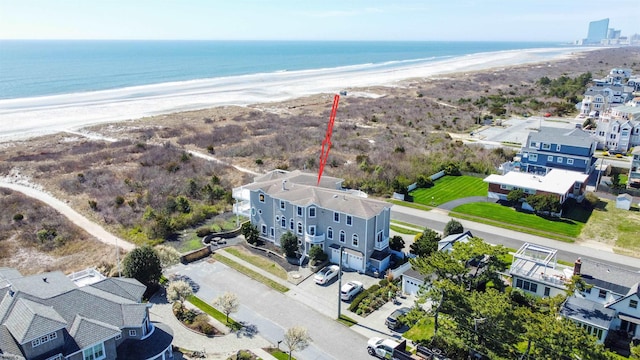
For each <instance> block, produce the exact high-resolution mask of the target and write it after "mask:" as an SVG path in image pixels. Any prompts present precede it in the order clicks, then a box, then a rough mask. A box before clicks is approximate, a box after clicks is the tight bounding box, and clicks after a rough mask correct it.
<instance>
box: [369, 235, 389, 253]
mask: <svg viewBox="0 0 640 360" xmlns="http://www.w3.org/2000/svg"><path fill="white" fill-rule="evenodd" d="M387 247H389V237H385V238H383V239H382V241H376V243H375V245H373V249H374V250H384V249H386V248H387Z"/></svg>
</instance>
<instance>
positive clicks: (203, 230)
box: [196, 226, 211, 237]
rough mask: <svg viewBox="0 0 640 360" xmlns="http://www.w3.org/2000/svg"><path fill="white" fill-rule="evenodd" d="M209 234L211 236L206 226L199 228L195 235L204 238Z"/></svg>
mask: <svg viewBox="0 0 640 360" xmlns="http://www.w3.org/2000/svg"><path fill="white" fill-rule="evenodd" d="M209 234H211V229H210V228H209V227H207V226H202V227H199V228H198V229H197V230H196V235H198V237H205V236H207V235H209Z"/></svg>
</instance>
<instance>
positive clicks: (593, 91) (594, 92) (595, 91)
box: [584, 88, 606, 96]
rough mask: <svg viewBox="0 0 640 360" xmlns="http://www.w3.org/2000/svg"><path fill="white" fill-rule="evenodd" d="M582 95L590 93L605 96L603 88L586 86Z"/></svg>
mask: <svg viewBox="0 0 640 360" xmlns="http://www.w3.org/2000/svg"><path fill="white" fill-rule="evenodd" d="M584 95H585V96H588V95H591V96H594V95H603V96H605V95H606V94H605V92H604V90H596V89H594V88H588V89H587V91H585V92H584Z"/></svg>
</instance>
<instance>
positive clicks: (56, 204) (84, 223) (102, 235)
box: [0, 179, 136, 251]
mask: <svg viewBox="0 0 640 360" xmlns="http://www.w3.org/2000/svg"><path fill="white" fill-rule="evenodd" d="M0 187H4V188H7V189H11V190H14V191H18V192H21V193H23V194H24V195H26V196H29V197H32V198H34V199H37V200H40V201H42V202H43V203H45V204H47V205H49V206H51V207H52V208H54V209H55V210H57V211H58V212H59V213H61V214H62V215H64V216H65V217H66V218H67V219H69V220H70V221H71V222H72V223H74V224H76V225H77V226H79V227H80V228H82V229H83V230H84V231H86V232H88V233H89V234H91V235H93V236H94V237H95V238H96V239H98V240H99V241H102V242H103V243H105V244H109V245H115V246H118V247H120V248H122V249H123V250H126V251H131V250H133V249H134V248H135V247H136V246H135V245H134V244H132V243H130V242H128V241H125V240H123V239H120V238H118V237H117V236H114V235H112V234H111V233H109V232H108V231H106V230H105V229H104V228H103V227H102V226H100V225H98V224H96V223H94V222H93V221H91V220H89V219H87V218H86V217H84V216H83V215H81V214H79V213H78V212H77V211H75V210H73V209H72V208H71V207H70V206H69V205H67V204H65V203H64V202H62V201H60V200H58V199H56V198H55V197H53V196H51V195H49V194H47V193H46V192H44V191H42V190H39V189H36V188H33V187H29V186H27V185H21V184H15V183H11V182H8V181H6V180H1V179H0Z"/></svg>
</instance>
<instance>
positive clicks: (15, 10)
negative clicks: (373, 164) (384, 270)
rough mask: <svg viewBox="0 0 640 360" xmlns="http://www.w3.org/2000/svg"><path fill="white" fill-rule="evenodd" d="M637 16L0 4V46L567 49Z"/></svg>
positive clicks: (628, 29)
mask: <svg viewBox="0 0 640 360" xmlns="http://www.w3.org/2000/svg"><path fill="white" fill-rule="evenodd" d="M638 14H640V1H638V0H614V1H611V2H607V3H606V4H603V3H602V2H601V1H596V0H581V1H578V0H564V1H557V0H519V1H517V2H514V1H509V0H483V1H477V0H453V1H423V0H405V1H398V2H383V1H371V0H369V1H365V0H352V1H338V0H326V1H305V2H301V1H291V0H288V1H279V0H271V1H267V0H239V1H206V0H183V1H168V0H166V1H163V0H134V1H130V0H112V1H86V0H59V1H50V0H20V1H11V0H0V39H141V40H147V39H148V40H397V41H400V40H408V41H437V40H442V41H558V42H574V41H576V40H577V39H584V38H586V36H587V31H588V27H589V23H590V22H591V21H594V20H598V19H603V18H609V19H610V21H609V26H610V27H612V28H615V29H619V30H622V36H630V35H632V34H634V33H640V22H638Z"/></svg>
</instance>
